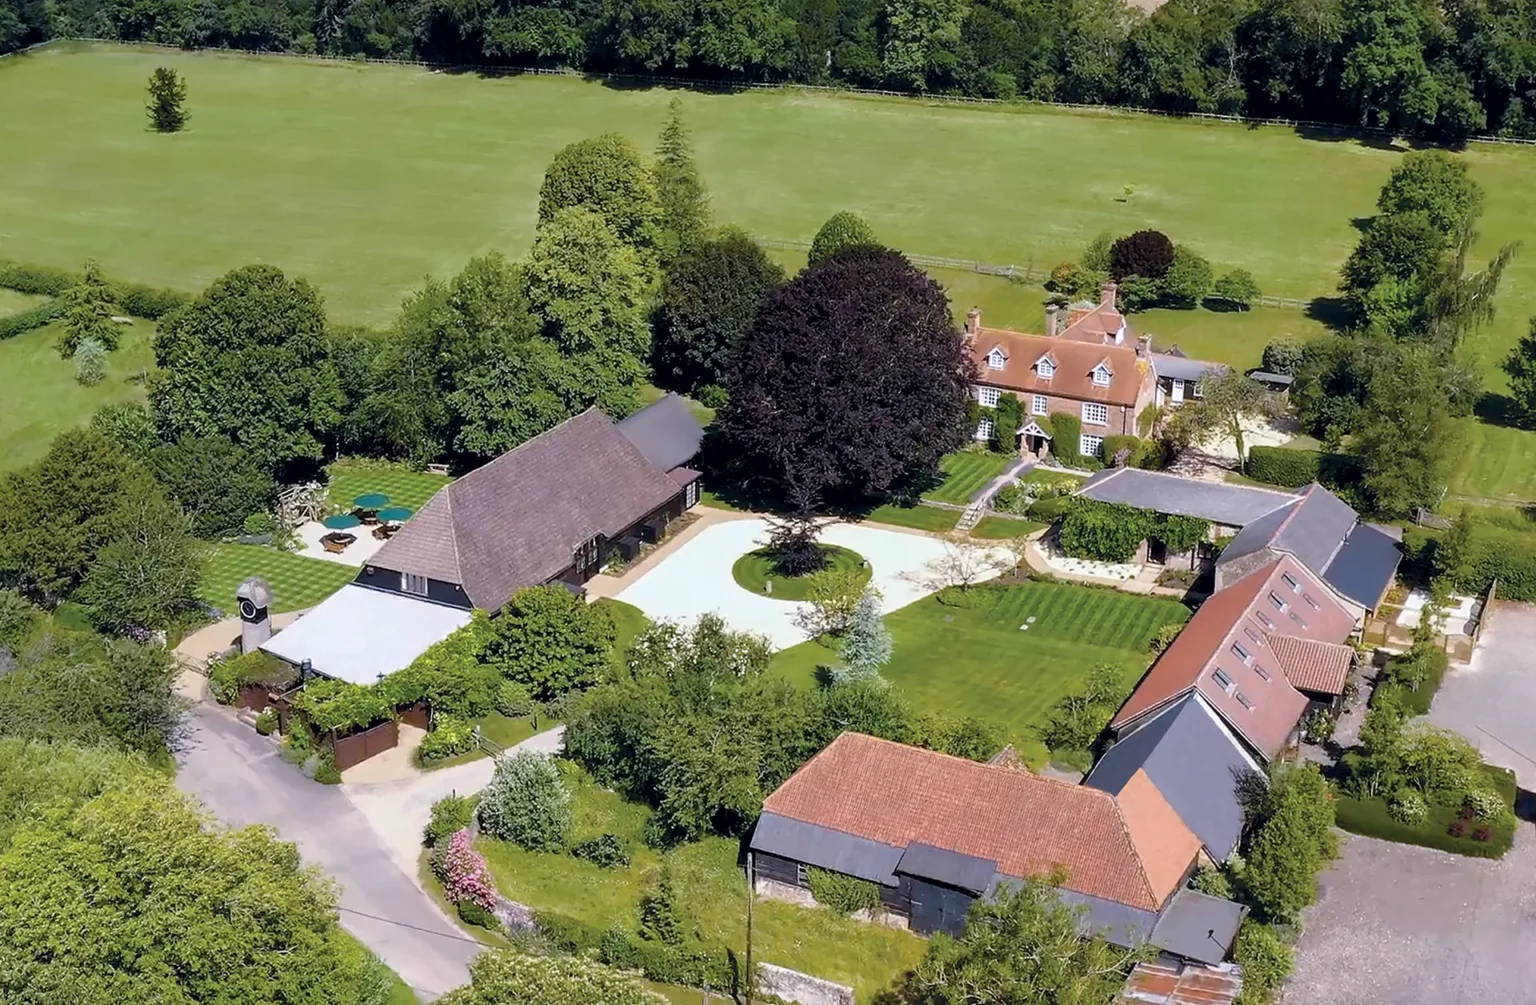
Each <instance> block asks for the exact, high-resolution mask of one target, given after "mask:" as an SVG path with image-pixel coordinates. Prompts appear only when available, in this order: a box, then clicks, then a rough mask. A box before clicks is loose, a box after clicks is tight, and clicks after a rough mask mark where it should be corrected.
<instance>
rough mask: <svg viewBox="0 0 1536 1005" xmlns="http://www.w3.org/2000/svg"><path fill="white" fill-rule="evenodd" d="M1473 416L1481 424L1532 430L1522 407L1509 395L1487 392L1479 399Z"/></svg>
mask: <svg viewBox="0 0 1536 1005" xmlns="http://www.w3.org/2000/svg"><path fill="white" fill-rule="evenodd" d="M1472 414H1473V415H1475V416H1476V417H1477V420H1478V421H1479V422H1486V423H1487V424H1488V425H1490V426H1504V427H1506V428H1509V429H1529V428H1531V424H1530V422H1529V420H1528V419H1527V418H1526V416H1525V415H1524V413H1523V412H1522V411H1521V409H1520V406H1519V405H1518V404H1517V403H1516V402H1515V399H1513V398H1511V397H1510V396H1509V395H1507V394H1498V393H1495V392H1493V391H1487V392H1485V393H1484V394H1483V395H1482V397H1480V398H1478V399H1477V404H1475V405H1473V406H1472Z"/></svg>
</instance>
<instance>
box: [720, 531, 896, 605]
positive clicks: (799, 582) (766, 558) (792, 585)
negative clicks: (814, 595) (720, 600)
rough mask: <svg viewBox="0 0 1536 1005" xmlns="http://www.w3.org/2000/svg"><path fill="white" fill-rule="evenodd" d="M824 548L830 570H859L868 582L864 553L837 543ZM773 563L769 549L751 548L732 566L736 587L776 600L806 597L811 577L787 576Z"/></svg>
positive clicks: (802, 598) (827, 566)
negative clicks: (769, 590) (771, 584)
mask: <svg viewBox="0 0 1536 1005" xmlns="http://www.w3.org/2000/svg"><path fill="white" fill-rule="evenodd" d="M821 550H822V551H824V552H825V553H826V555H827V565H826V569H827V571H829V572H859V573H862V574H863V577H862V578H863V580H864V582H866V583H867V582H869V577H870V573H871V570H870V568H869V564H868V563H867V562H865V561H864V556H863V555H860V554H859V553H858V552H856V551H853V550H852V549H850V548H839V547H838V546H837V545H835V544H824V545H822V546H821ZM773 563H774V558H773V556H772V555H770V554H769V553H768V550H767V549H766V548H759V549H758V550H757V551H749V552H747V553H746V554H745V555H743V556H741V557H740V558H738V559H737V560H736V562H735V564H734V565H732V566H731V576H732V578H734V579H735V580H736V585H737V586H739V587H741V588H742V589H743V590H748V591H750V592H752V593H755V594H757V595H758V596H760V597H773V598H774V599H775V600H804V599H805V594H806V590H807V589H808V587H809V586H810V581H811V577H810V576H785V575H783V574H781V573H780V572H778V571H777V570H776V569H774V567H773ZM769 580H772V581H773V592H772V593H769V592H768V588H767V587H768V581H769Z"/></svg>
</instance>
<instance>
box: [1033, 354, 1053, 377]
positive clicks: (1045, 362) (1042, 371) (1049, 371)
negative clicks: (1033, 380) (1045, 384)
mask: <svg viewBox="0 0 1536 1005" xmlns="http://www.w3.org/2000/svg"><path fill="white" fill-rule="evenodd" d="M1035 372H1036V373H1038V374H1039V375H1040V379H1041V380H1050V379H1051V378H1052V377H1054V376H1056V364H1055V363H1052V362H1051V361H1050V360H1049V359H1048V358H1042V359H1041V360H1040V362H1038V363H1036V364H1035Z"/></svg>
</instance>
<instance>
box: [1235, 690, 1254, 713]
mask: <svg viewBox="0 0 1536 1005" xmlns="http://www.w3.org/2000/svg"><path fill="white" fill-rule="evenodd" d="M1236 698H1237V703H1238V704H1239V705H1241V706H1243V707H1244V708H1246V709H1248V710H1249V711H1250V712H1251V711H1253V702H1251V701H1249V700H1248V696H1247V695H1246V694H1243V692H1241V691H1238V692H1237V693H1236Z"/></svg>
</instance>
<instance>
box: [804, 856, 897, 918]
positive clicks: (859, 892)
mask: <svg viewBox="0 0 1536 1005" xmlns="http://www.w3.org/2000/svg"><path fill="white" fill-rule="evenodd" d="M806 882H807V884H808V885H809V886H810V888H811V896H813V897H815V898H816V902H817V903H818V904H820V905H822V906H823V907H829V908H831V909H832V910H834V911H836V912H837V913H838V914H842V915H849V914H853V913H854V912H855V911H874V910H876V909H878V908H879V907H880V887H879V886H878V885H876V884H874V883H871V882H870V881H869V880H867V879H859V878H858V877H857V876H849V875H846V874H844V873H841V872H833V871H831V870H830V869H817V868H815V867H814V866H813V867H812V868H810V869H808V870H806Z"/></svg>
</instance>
